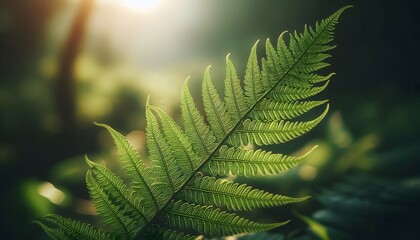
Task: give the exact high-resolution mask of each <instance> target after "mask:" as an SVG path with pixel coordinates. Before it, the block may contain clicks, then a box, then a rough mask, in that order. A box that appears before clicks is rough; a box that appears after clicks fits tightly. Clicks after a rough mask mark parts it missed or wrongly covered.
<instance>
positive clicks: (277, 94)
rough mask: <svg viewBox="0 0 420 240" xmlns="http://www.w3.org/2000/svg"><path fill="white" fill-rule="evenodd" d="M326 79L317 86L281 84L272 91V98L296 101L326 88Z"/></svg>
mask: <svg viewBox="0 0 420 240" xmlns="http://www.w3.org/2000/svg"><path fill="white" fill-rule="evenodd" d="M328 83H329V82H328V81H327V82H326V83H325V84H324V85H322V86H319V87H306V86H304V87H297V86H291V85H290V84H281V85H279V86H278V88H277V89H276V90H275V91H274V92H273V93H272V96H273V99H275V100H277V101H296V100H302V99H306V98H309V97H313V96H315V95H317V94H318V93H320V92H322V91H324V90H325V88H327V86H328Z"/></svg>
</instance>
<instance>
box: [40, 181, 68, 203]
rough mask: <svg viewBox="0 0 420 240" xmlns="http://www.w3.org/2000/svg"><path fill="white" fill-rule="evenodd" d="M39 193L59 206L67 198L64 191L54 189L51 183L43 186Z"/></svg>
mask: <svg viewBox="0 0 420 240" xmlns="http://www.w3.org/2000/svg"><path fill="white" fill-rule="evenodd" d="M38 193H39V195H41V196H43V197H46V198H47V199H48V200H50V201H51V202H52V203H54V204H57V205H60V204H61V203H62V202H63V201H64V198H65V197H66V195H65V194H64V193H63V192H62V191H60V190H59V189H57V188H56V187H54V185H52V184H51V183H49V182H45V183H43V184H41V185H40V186H39V188H38Z"/></svg>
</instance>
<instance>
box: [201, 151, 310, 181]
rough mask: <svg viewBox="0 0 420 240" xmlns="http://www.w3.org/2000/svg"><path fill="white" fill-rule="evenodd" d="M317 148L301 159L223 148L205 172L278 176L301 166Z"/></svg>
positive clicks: (264, 152)
mask: <svg viewBox="0 0 420 240" xmlns="http://www.w3.org/2000/svg"><path fill="white" fill-rule="evenodd" d="M315 148H316V147H314V148H313V149H311V150H310V151H309V152H307V153H306V154H305V155H303V156H301V157H293V156H287V155H283V154H274V153H271V152H267V151H263V150H261V149H258V150H256V151H253V150H246V149H243V148H234V147H232V148H228V147H227V146H223V147H222V148H221V149H220V152H219V155H218V156H216V157H214V158H212V159H211V161H210V162H209V163H208V164H207V165H206V166H205V168H204V171H206V172H208V173H210V174H211V175H219V176H226V175H228V174H233V175H239V176H255V175H272V174H278V173H281V172H284V171H287V170H289V169H292V168H294V167H296V166H297V165H299V163H300V162H301V161H302V160H303V159H304V158H305V157H306V156H308V155H309V154H310V153H311V152H312V151H313V150H314V149H315Z"/></svg>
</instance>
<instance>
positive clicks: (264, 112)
mask: <svg viewBox="0 0 420 240" xmlns="http://www.w3.org/2000/svg"><path fill="white" fill-rule="evenodd" d="M326 102H328V100H324V101H305V102H297V101H296V102H279V101H275V100H268V99H264V100H263V101H261V104H260V105H259V106H258V108H257V109H255V111H253V112H252V115H251V116H252V118H253V119H255V120H261V121H264V122H270V121H278V120H288V119H293V118H296V117H299V116H301V115H303V114H304V113H306V112H308V111H310V110H312V109H313V108H315V107H318V106H320V105H322V104H324V103H326Z"/></svg>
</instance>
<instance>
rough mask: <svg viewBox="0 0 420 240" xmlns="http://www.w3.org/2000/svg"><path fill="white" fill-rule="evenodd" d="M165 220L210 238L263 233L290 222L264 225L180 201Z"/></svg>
mask: <svg viewBox="0 0 420 240" xmlns="http://www.w3.org/2000/svg"><path fill="white" fill-rule="evenodd" d="M163 220H164V221H165V222H166V223H168V224H169V225H172V226H176V227H180V228H182V229H186V230H193V231H196V232H198V233H203V234H205V235H207V236H210V237H216V236H226V235H232V234H238V233H249V232H262V231H267V230H270V229H272V228H276V227H279V226H282V225H284V224H287V223H288V222H289V221H285V222H281V223H274V224H262V223H256V222H253V221H250V220H248V219H245V218H241V217H239V216H238V215H236V214H233V213H227V212H224V211H221V210H220V209H217V208H214V207H212V206H200V205H195V204H188V203H183V202H182V201H178V202H176V203H174V204H173V205H172V206H170V207H169V208H168V210H167V211H166V212H165V215H164V216H163Z"/></svg>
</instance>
